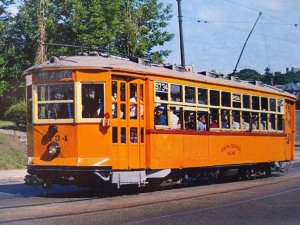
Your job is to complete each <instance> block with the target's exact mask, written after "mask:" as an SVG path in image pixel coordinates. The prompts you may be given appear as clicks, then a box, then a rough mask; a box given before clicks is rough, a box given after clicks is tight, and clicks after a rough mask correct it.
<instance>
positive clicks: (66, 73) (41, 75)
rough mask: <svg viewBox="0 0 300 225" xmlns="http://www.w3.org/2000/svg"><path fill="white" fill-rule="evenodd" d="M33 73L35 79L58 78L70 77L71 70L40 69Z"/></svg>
mask: <svg viewBox="0 0 300 225" xmlns="http://www.w3.org/2000/svg"><path fill="white" fill-rule="evenodd" d="M34 75H35V78H36V80H59V79H63V78H71V76H72V70H56V71H40V72H37V73H35V74H34Z"/></svg>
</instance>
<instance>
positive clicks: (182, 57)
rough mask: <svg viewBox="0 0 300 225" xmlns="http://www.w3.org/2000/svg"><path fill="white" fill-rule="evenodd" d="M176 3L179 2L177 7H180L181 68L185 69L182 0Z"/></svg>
mask: <svg viewBox="0 0 300 225" xmlns="http://www.w3.org/2000/svg"><path fill="white" fill-rule="evenodd" d="M176 1H177V5H178V22H179V37H180V55H181V66H182V67H183V68H185V58H184V44H183V29H182V15H181V0H176Z"/></svg>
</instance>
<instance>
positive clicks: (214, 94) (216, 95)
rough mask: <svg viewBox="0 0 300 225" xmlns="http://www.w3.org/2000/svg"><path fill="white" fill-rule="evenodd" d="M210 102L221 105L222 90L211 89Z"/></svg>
mask: <svg viewBox="0 0 300 225" xmlns="http://www.w3.org/2000/svg"><path fill="white" fill-rule="evenodd" d="M210 104H211V105H216V106H219V105H220V92H219V91H213V90H211V91H210Z"/></svg>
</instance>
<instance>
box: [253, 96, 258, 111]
mask: <svg viewBox="0 0 300 225" xmlns="http://www.w3.org/2000/svg"><path fill="white" fill-rule="evenodd" d="M252 109H255V110H259V97H258V96H252Z"/></svg>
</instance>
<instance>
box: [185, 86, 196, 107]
mask: <svg viewBox="0 0 300 225" xmlns="http://www.w3.org/2000/svg"><path fill="white" fill-rule="evenodd" d="M195 96H196V90H195V88H194V87H185V102H186V103H196V98H195Z"/></svg>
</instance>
